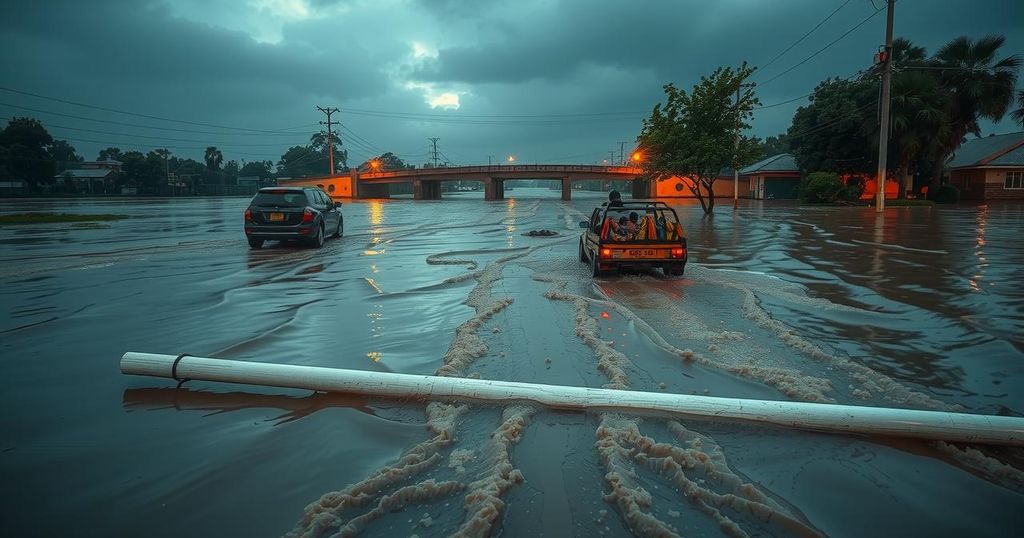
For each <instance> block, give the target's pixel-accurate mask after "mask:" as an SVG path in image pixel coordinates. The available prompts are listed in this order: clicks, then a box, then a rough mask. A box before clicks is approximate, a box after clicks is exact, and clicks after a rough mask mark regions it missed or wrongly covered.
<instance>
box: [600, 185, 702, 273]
mask: <svg viewBox="0 0 1024 538" xmlns="http://www.w3.org/2000/svg"><path fill="white" fill-rule="evenodd" d="M580 228H584V229H585V230H586V231H585V232H584V233H583V234H582V235H581V236H580V261H581V262H583V263H589V264H590V269H591V273H592V274H593V275H594V276H600V275H601V274H603V273H604V272H605V271H611V270H618V269H621V268H630V269H639V268H641V267H658V268H660V269H661V270H662V272H664V273H665V275H667V276H677V275H682V274H683V270H684V269H685V268H686V259H687V252H686V235H685V234H684V232H683V226H682V225H681V224H680V223H679V216H678V215H676V212H675V210H674V209H672V208H671V207H669V206H668V204H666V203H665V202H655V201H647V200H631V201H628V202H620V203H619V204H616V205H609V204H608V203H605V204H602V205H601V207H598V208H595V209H594V212H593V213H592V214H591V216H590V221H589V222H588V221H581V222H580Z"/></svg>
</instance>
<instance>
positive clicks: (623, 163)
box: [619, 141, 626, 166]
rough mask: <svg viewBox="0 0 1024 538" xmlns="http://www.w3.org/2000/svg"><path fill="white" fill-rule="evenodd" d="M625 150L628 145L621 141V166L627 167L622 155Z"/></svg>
mask: <svg viewBox="0 0 1024 538" xmlns="http://www.w3.org/2000/svg"><path fill="white" fill-rule="evenodd" d="M625 148H626V143H625V142H622V141H620V142H619V164H620V165H623V166H625V165H626V161H625V160H624V159H623V155H622V154H623V151H624V150H625Z"/></svg>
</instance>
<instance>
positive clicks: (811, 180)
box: [800, 172, 848, 204]
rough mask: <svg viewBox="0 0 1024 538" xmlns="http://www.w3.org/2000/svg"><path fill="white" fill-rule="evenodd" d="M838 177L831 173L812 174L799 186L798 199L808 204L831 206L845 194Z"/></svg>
mask: <svg viewBox="0 0 1024 538" xmlns="http://www.w3.org/2000/svg"><path fill="white" fill-rule="evenodd" d="M847 191H848V189H847V187H846V185H844V184H843V182H842V181H841V180H840V179H839V176H838V175H836V174H833V173H831V172H814V173H813V174H811V175H809V176H807V180H806V181H804V182H803V184H802V185H800V199H801V200H803V201H805V202H810V203H817V204H821V203H825V204H831V203H834V202H835V201H836V200H839V199H840V198H841V197H844V195H846V194H847Z"/></svg>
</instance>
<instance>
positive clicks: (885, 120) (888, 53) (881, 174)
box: [875, 0, 896, 213]
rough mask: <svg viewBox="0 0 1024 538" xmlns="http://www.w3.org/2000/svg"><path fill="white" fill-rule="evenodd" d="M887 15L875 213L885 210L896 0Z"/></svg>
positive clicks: (890, 5)
mask: <svg viewBox="0 0 1024 538" xmlns="http://www.w3.org/2000/svg"><path fill="white" fill-rule="evenodd" d="M887 2H888V4H889V6H888V13H887V14H886V22H885V57H884V58H880V60H882V62H883V63H882V120H881V122H880V125H879V129H880V131H879V133H878V175H877V176H876V177H875V185H876V186H877V188H876V189H875V190H877V191H878V192H876V193H875V211H876V212H878V213H881V212H882V211H884V210H885V179H886V178H885V176H886V173H885V169H886V159H887V158H888V153H889V83H890V81H891V80H892V18H893V6H894V5H895V4H896V0H887Z"/></svg>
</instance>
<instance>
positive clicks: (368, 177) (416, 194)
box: [278, 164, 652, 200]
mask: <svg viewBox="0 0 1024 538" xmlns="http://www.w3.org/2000/svg"><path fill="white" fill-rule="evenodd" d="M639 174H640V170H639V168H637V167H635V166H589V165H577V164H515V165H488V166H455V167H449V168H412V169H404V170H383V171H379V172H359V171H358V170H352V171H350V172H349V173H347V174H345V175H337V176H329V177H319V178H302V179H287V180H279V181H278V184H279V185H286V186H317V187H320V188H322V189H324V190H325V191H327V193H328V194H330V195H331V196H332V197H334V198H388V197H389V196H390V190H389V187H388V185H390V184H393V183H411V184H412V186H413V189H412V190H413V198H415V199H417V200H438V199H440V198H441V182H443V181H479V182H482V183H483V187H484V199H485V200H501V199H503V198H504V197H505V181H506V180H511V179H548V180H557V181H560V182H561V183H562V199H563V200H570V199H571V198H572V182H573V181H593V180H596V181H622V180H635V179H637V176H638V175H639ZM633 186H634V188H633V191H634V192H633V196H634V197H637V198H648V197H650V196H651V194H652V193H651V192H649V191H650V190H651V186H650V185H649V184H648V182H646V181H637V182H636V183H634V185H633Z"/></svg>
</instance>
